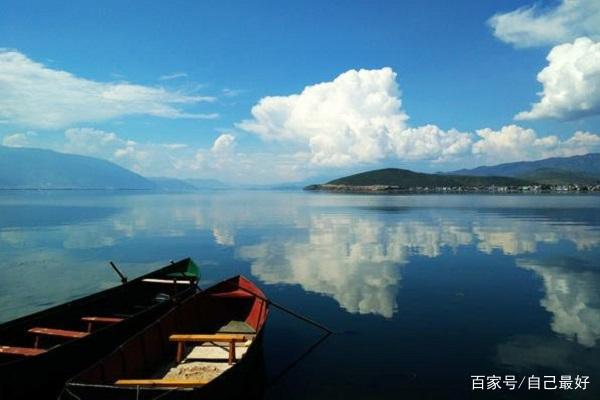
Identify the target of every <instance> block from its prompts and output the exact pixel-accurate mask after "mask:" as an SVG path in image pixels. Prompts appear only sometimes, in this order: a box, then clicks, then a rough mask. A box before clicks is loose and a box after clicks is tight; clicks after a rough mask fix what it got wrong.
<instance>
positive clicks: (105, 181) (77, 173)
mask: <svg viewBox="0 0 600 400" xmlns="http://www.w3.org/2000/svg"><path fill="white" fill-rule="evenodd" d="M225 187H227V185H226V184H225V183H223V182H220V181H217V180H215V179H190V180H181V179H175V178H164V177H152V178H146V177H143V176H141V175H139V174H136V173H135V172H132V171H130V170H128V169H126V168H123V167H120V166H118V165H116V164H114V163H111V162H110V161H106V160H102V159H99V158H94V157H87V156H80V155H75V154H64V153H58V152H56V151H52V150H45V149H32V148H17V147H5V146H0V189H131V190H163V191H176V192H186V191H194V190H199V189H214V188H225Z"/></svg>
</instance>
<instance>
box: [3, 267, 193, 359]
mask: <svg viewBox="0 0 600 400" xmlns="http://www.w3.org/2000/svg"><path fill="white" fill-rule="evenodd" d="M186 261H187V262H189V261H191V258H190V257H186V258H183V259H181V260H178V261H175V262H172V263H170V264H168V265H165V266H163V267H161V268H159V269H157V270H154V271H151V272H148V273H146V274H144V275H141V276H139V277H137V278H134V279H132V280H130V281H127V282H126V283H125V284H119V285H117V286H114V287H111V288H108V289H105V290H102V291H99V292H94V293H92V294H89V295H86V296H83V297H80V298H77V299H73V300H71V301H69V302H66V303H61V304H57V305H56V306H53V307H50V308H47V309H44V310H40V311H37V312H35V313H33V314H28V315H25V316H22V317H19V318H17V319H14V320H11V321H7V322H4V323H2V324H0V334H1V333H2V332H3V331H6V330H10V329H18V327H19V325H30V324H31V323H34V322H35V321H37V320H40V319H43V318H47V317H52V316H54V315H59V314H60V313H61V312H69V311H70V310H69V309H70V308H72V307H78V306H85V305H86V304H89V303H92V302H94V301H98V300H102V299H105V298H108V297H110V295H112V294H114V293H116V292H118V291H120V290H124V289H125V290H126V288H128V287H133V286H137V285H139V284H140V283H141V282H142V281H143V280H144V279H146V278H149V277H151V276H154V275H160V274H161V273H164V272H166V271H168V270H169V269H172V268H174V267H175V266H176V265H178V264H182V263H184V262H186ZM196 288H197V286H196V284H195V280H192V279H191V280H190V284H189V286H187V287H186V288H184V289H183V290H181V291H178V292H177V295H178V296H180V295H184V298H187V297H190V296H186V295H185V294H186V293H188V292H190V293H191V294H192V295H193V291H194V290H195V289H196ZM174 301H175V299H173V298H171V299H169V302H174ZM161 306H163V303H156V304H151V305H149V306H148V307H145V308H143V309H141V310H140V311H139V312H136V313H134V314H131V316H130V317H129V318H127V319H126V320H124V321H122V322H121V323H123V322H124V323H126V322H127V320H130V319H135V318H136V317H139V316H141V315H143V314H145V313H147V312H149V311H152V310H154V309H156V308H157V307H161ZM121 323H119V324H121ZM116 325H118V324H113V325H101V326H100V327H99V328H98V329H96V330H94V331H93V332H90V334H89V335H86V336H84V337H80V338H71V339H69V340H65V341H63V342H62V343H60V344H57V345H55V346H52V347H50V348H48V349H46V351H45V352H44V353H41V354H38V355H36V356H34V357H30V358H26V359H23V358H15V359H8V360H7V361H5V362H2V361H1V359H0V368H8V367H10V366H11V365H15V364H18V363H21V362H23V361H29V360H33V359H44V358H48V357H51V356H52V355H53V354H54V352H55V351H56V350H59V349H62V348H65V347H66V346H69V345H70V344H72V343H74V342H83V341H89V340H90V338H95V337H98V336H99V335H100V334H103V333H104V332H105V331H106V330H110V329H112V328H114V326H116Z"/></svg>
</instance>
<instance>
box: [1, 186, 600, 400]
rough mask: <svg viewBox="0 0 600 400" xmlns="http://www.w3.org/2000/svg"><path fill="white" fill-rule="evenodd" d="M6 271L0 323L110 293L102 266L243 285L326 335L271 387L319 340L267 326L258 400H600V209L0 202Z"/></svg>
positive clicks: (208, 197)
mask: <svg viewBox="0 0 600 400" xmlns="http://www.w3.org/2000/svg"><path fill="white" fill-rule="evenodd" d="M0 254H1V257H0V321H6V320H10V319H13V318H15V317H18V316H20V315H25V314H28V313H31V312H33V311H36V310H40V309H43V308H46V307H49V306H51V305H54V304H57V303H61V302H64V301H66V300H69V299H73V298H77V297H80V296H82V295H85V294H88V293H91V292H94V291H96V290H98V289H103V288H106V287H110V286H114V285H117V284H118V283H119V280H118V277H117V276H116V275H115V274H114V272H113V271H112V270H111V269H110V268H109V267H108V261H109V260H113V261H114V262H115V263H116V264H117V265H119V267H120V268H121V269H122V270H123V271H124V272H125V273H126V274H127V275H128V276H129V277H134V276H138V275H141V274H142V273H145V272H147V271H150V270H152V269H153V268H155V267H157V266H160V265H163V264H165V263H166V262H167V261H168V260H170V259H174V260H175V259H179V258H184V257H187V256H191V257H192V258H194V260H195V261H196V262H197V263H198V264H199V265H200V266H201V269H202V282H201V286H203V287H206V286H209V285H210V284H212V283H214V282H217V281H219V280H220V279H222V278H225V277H228V276H231V275H234V274H238V273H241V274H244V275H247V276H248V277H250V278H251V279H253V280H255V281H256V282H257V283H258V284H259V286H260V287H261V288H263V289H264V291H265V293H266V294H267V295H268V296H269V297H270V298H271V299H273V300H275V301H276V302H278V303H281V304H283V305H285V306H287V307H290V308H291V309H293V310H296V311H299V312H301V313H303V314H305V315H307V316H309V317H310V318H312V319H314V320H316V321H319V322H321V323H323V324H325V325H327V326H328V327H330V328H331V329H332V330H334V331H335V332H336V333H335V334H334V335H332V336H330V337H328V338H327V339H326V340H325V341H324V342H323V343H321V344H320V345H319V346H318V347H316V348H315V349H314V351H312V352H311V353H309V354H308V355H307V356H306V357H305V358H304V359H303V360H302V361H301V362H300V363H298V364H297V365H296V366H295V367H294V368H292V369H290V370H289V372H288V373H286V374H284V375H283V376H280V375H279V374H280V372H281V371H282V370H284V369H285V368H286V366H288V365H289V364H290V363H292V362H293V361H294V360H296V359H297V358H298V357H299V356H300V355H302V354H303V352H304V351H305V350H306V349H307V348H309V347H310V346H311V345H312V344H313V343H314V342H315V340H318V339H319V338H320V336H321V334H322V333H321V332H320V331H319V330H318V329H315V328H314V327H311V326H309V325H307V324H305V323H303V322H300V321H298V320H295V319H294V318H291V317H289V316H288V315H286V314H284V313H281V312H279V311H276V310H273V311H272V313H271V316H272V317H271V319H270V321H269V325H268V327H267V332H266V333H267V335H266V337H265V358H266V367H267V371H268V375H269V377H270V378H271V379H275V378H277V377H279V378H278V379H277V380H276V382H275V383H274V384H273V385H272V386H271V387H270V388H269V390H268V392H267V398H269V399H283V398H285V399H308V398H310V399H337V398H381V399H384V398H414V397H416V396H420V397H422V398H464V397H467V396H470V395H471V394H473V393H472V392H471V385H472V379H471V376H472V375H487V376H489V375H498V376H505V375H516V376H517V378H521V377H525V376H531V375H537V376H544V375H554V376H560V375H572V376H573V377H575V375H577V374H579V375H587V376H589V377H590V379H589V381H590V383H589V384H588V389H587V390H586V391H585V392H584V391H581V390H578V391H571V392H568V391H564V390H563V391H539V392H536V391H532V392H527V391H526V390H525V391H524V390H521V391H520V392H519V393H521V394H522V395H528V397H530V396H531V395H533V394H536V393H537V394H539V395H542V397H543V398H563V397H566V398H596V399H597V398H600V397H599V393H600V392H599V388H600V350H599V346H600V197H599V196H594V195H537V196H535V195H534V196H524V195H514V196H513V195H506V196H500V195H496V196H492V195H423V196H419V195H410V196H374V195H364V196H363V195H343V194H340V195H336V194H315V193H302V192H262V191H255V192H252V191H245V192H244V191H240V192H235V191H221V192H218V191H216V192H205V193H195V194H153V193H143V192H141V193H139V192H93V191H87V192H70V191H64V192H63V191H38V192H35V191H32V192H27V191H4V192H0ZM489 393H490V392H487V391H486V392H485V393H483V395H486V394H489ZM514 393H515V392H509V391H507V390H504V391H502V392H501V393H500V394H499V396H498V397H499V398H504V397H503V396H506V398H514ZM476 394H477V396H474V398H481V396H482V393H481V392H478V393H476ZM496 394H497V393H496Z"/></svg>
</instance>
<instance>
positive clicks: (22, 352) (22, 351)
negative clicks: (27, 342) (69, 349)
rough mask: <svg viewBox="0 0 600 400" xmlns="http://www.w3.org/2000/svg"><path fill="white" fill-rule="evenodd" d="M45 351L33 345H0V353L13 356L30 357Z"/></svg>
mask: <svg viewBox="0 0 600 400" xmlns="http://www.w3.org/2000/svg"><path fill="white" fill-rule="evenodd" d="M45 352H46V350H44V349H36V348H35V347H15V346H0V354H10V355H14V356H24V357H32V356H37V355H39V354H42V353H45Z"/></svg>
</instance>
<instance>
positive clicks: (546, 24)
mask: <svg viewBox="0 0 600 400" xmlns="http://www.w3.org/2000/svg"><path fill="white" fill-rule="evenodd" d="M488 24H489V25H490V26H491V27H492V30H493V32H494V36H496V37H497V38H498V39H500V40H502V41H503V42H506V43H510V44H513V45H514V46H516V47H533V46H545V45H555V44H559V43H564V42H568V41H572V40H573V39H575V38H577V37H580V36H589V37H592V38H594V39H600V2H598V1H596V0H562V1H561V2H560V3H559V4H558V5H557V6H555V7H546V8H542V7H540V6H539V5H532V6H530V7H521V8H519V9H517V10H514V11H511V12H508V13H503V14H496V15H494V16H493V17H492V18H490V19H489V21H488Z"/></svg>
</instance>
